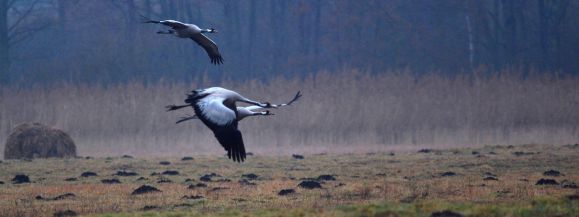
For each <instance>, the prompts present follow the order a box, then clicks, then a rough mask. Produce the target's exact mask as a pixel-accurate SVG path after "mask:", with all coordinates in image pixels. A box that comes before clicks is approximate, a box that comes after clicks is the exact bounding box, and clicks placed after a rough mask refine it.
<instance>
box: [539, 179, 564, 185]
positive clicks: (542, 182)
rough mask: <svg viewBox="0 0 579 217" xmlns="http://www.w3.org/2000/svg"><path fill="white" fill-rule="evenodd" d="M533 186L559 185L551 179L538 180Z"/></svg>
mask: <svg viewBox="0 0 579 217" xmlns="http://www.w3.org/2000/svg"><path fill="white" fill-rule="evenodd" d="M535 185H559V183H558V182H557V181H555V180H553V179H539V181H537V183H536V184H535Z"/></svg>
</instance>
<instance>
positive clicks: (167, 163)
mask: <svg viewBox="0 0 579 217" xmlns="http://www.w3.org/2000/svg"><path fill="white" fill-rule="evenodd" d="M159 164H160V165H165V166H166V165H171V162H169V161H161V162H159Z"/></svg>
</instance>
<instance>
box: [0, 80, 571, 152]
mask: <svg viewBox="0 0 579 217" xmlns="http://www.w3.org/2000/svg"><path fill="white" fill-rule="evenodd" d="M208 86H222V87H225V88H229V89H232V90H235V91H238V92H239V93H242V94H243V95H245V96H246V97H248V98H252V99H257V100H260V101H270V102H273V103H281V102H285V101H287V100H289V99H291V97H292V96H293V95H294V94H295V92H297V91H298V90H301V91H302V93H303V97H302V99H301V100H300V101H298V102H297V103H295V104H294V105H292V106H288V107H284V108H282V109H279V110H272V112H273V113H275V114H276V115H275V116H268V117H254V118H247V119H245V120H243V122H241V124H240V128H241V131H242V132H243V135H244V139H245V143H246V146H247V149H248V151H251V152H257V153H269V154H281V153H284V154H285V153H288V152H332V151H360V152H362V151H363V152H365V151H369V150H376V149H381V148H383V147H386V146H388V145H417V146H448V145H454V146H459V145H478V144H526V143H550V144H564V143H571V142H576V141H578V139H579V138H578V137H577V135H579V128H578V126H579V109H578V108H579V78H577V77H561V76H557V75H544V74H531V75H526V76H522V75H521V74H519V73H513V72H502V73H497V74H494V75H490V76H489V75H486V74H485V75H483V74H482V73H480V74H477V73H474V74H471V75H464V76H456V77H452V78H450V77H445V76H443V75H438V74H428V75H423V76H420V77H415V76H413V75H412V73H410V72H405V71H401V72H386V73H382V74H368V73H361V72H355V71H354V72H342V73H327V72H326V73H325V72H321V73H317V74H315V75H311V76H310V77H307V78H304V79H298V78H283V77H278V78H274V79H271V80H269V81H257V80H250V81H245V82H234V81H224V82H221V83H213V82H210V81H203V82H199V84H196V85H193V84H185V83H166V82H159V83H156V84H149V85H145V84H142V83H139V82H130V83H127V84H120V85H117V86H107V87H104V86H98V85H93V86H87V85H60V86H58V87H54V88H29V89H16V88H9V87H4V88H3V89H0V102H1V103H0V140H1V141H5V139H6V137H7V135H8V134H9V133H10V130H11V129H13V127H14V126H16V125H17V124H20V123H23V122H40V123H45V124H48V125H52V126H55V127H58V128H60V129H63V130H65V131H66V132H69V133H70V135H71V136H72V138H73V139H74V140H75V141H76V142H77V147H78V151H79V154H81V155H115V154H116V155H119V154H121V153H131V154H135V155H173V154H179V155H182V153H188V154H222V153H223V150H221V147H220V146H219V145H218V144H217V141H216V140H215V139H214V137H213V134H212V133H211V131H210V130H208V129H207V128H206V127H205V126H203V124H202V123H201V122H200V121H188V122H185V123H182V124H179V125H176V124H175V121H176V120H177V118H179V117H181V116H184V115H187V114H190V113H192V110H190V109H183V112H172V113H167V112H165V108H164V106H166V105H169V104H181V103H182V102H183V99H184V98H185V95H184V94H185V93H187V92H188V91H190V90H192V89H194V88H204V87H208ZM2 145H3V144H2ZM0 148H3V147H0Z"/></svg>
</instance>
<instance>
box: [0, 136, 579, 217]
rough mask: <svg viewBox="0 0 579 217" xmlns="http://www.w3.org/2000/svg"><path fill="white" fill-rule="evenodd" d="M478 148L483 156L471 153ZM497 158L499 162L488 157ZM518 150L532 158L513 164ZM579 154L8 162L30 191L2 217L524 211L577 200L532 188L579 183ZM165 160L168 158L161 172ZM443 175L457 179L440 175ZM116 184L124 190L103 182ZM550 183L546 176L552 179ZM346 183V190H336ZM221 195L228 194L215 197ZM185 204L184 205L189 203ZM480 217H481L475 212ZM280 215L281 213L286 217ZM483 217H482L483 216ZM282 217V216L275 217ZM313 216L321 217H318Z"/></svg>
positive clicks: (13, 192) (11, 195) (543, 148)
mask: <svg viewBox="0 0 579 217" xmlns="http://www.w3.org/2000/svg"><path fill="white" fill-rule="evenodd" d="M473 150H476V151H479V152H480V153H482V155H481V157H478V156H476V155H472V154H471V152H472V151H473ZM491 151H492V152H495V153H496V155H492V154H488V153H490V152H491ZM515 151H524V152H533V153H535V154H532V155H526V156H520V157H516V156H514V155H513V154H512V153H513V152H515ZM577 159H579V148H578V147H574V146H551V145H526V146H516V147H514V148H507V147H504V146H503V147H500V146H486V147H482V148H477V149H454V150H440V151H436V152H434V153H426V154H424V153H416V152H406V153H396V155H395V156H390V155H389V154H386V153H375V154H374V153H369V154H348V155H308V156H306V159H305V160H294V159H291V158H290V157H287V156H282V157H270V156H250V158H249V159H248V161H247V162H246V163H244V164H237V163H233V162H230V161H229V160H227V159H225V158H224V157H203V156H196V158H195V160H194V161H180V160H179V159H177V158H136V159H121V158H112V159H104V158H96V159H69V160H59V159H48V160H34V161H32V162H26V161H8V162H4V163H1V164H0V180H4V181H6V182H7V181H8V180H9V179H10V178H11V177H12V176H13V175H14V174H17V173H25V174H28V175H29V176H30V178H31V181H33V183H32V184H20V185H14V184H10V183H6V184H5V185H0V216H16V215H18V214H20V215H22V216H50V215H51V214H52V213H54V212H56V211H59V210H66V209H71V210H74V211H76V212H78V213H81V214H98V213H117V212H135V211H141V210H142V208H143V207H145V206H147V205H149V206H151V205H154V206H158V207H159V209H156V211H162V212H168V211H169V212H171V211H179V210H184V211H185V212H191V211H194V212H198V213H206V214H209V213H216V212H224V211H227V210H237V211H239V212H242V213H247V212H248V211H249V212H255V211H256V210H267V209H281V210H285V209H297V208H300V209H302V208H303V209H315V210H323V209H326V210H328V209H329V210H331V209H332V208H333V207H336V206H342V205H352V204H355V205H363V204H374V203H377V202H389V203H393V204H398V205H397V206H400V208H401V209H402V207H404V204H405V203H400V201H406V202H407V203H411V204H417V203H418V204H422V203H423V202H426V203H440V202H445V203H451V204H452V203H476V204H492V205H500V204H505V205H508V204H522V205H521V206H523V207H525V206H528V205H526V204H531V202H532V201H535V200H538V199H541V198H545V197H549V198H564V197H565V196H566V195H570V194H573V193H576V192H577V191H576V190H574V189H566V188H562V187H561V186H536V185H535V182H536V181H537V180H538V179H539V178H544V176H543V174H542V173H543V172H544V171H546V170H549V169H556V170H559V171H560V172H561V173H563V174H564V176H561V177H552V178H554V179H556V180H557V181H559V182H561V181H562V180H564V179H566V180H570V181H574V182H576V183H577V182H578V181H579V163H578V162H577ZM160 160H170V161H171V162H172V164H171V165H168V166H162V165H159V164H158V162H159V161H160ZM120 169H129V170H134V171H136V172H137V173H139V176H144V177H147V178H148V179H149V180H147V181H136V179H137V178H138V177H139V176H136V177H117V176H114V175H112V174H114V173H115V172H116V171H117V170H120ZM167 169H171V170H178V171H179V172H180V175H177V176H165V178H169V179H171V180H172V181H173V182H174V183H168V184H157V183H156V181H157V180H158V176H150V175H149V174H150V173H152V172H162V171H164V170H167ZM84 171H94V172H97V173H98V174H99V176H98V177H89V178H80V177H79V176H80V174H81V173H82V172H84ZM446 171H452V172H455V173H457V175H456V176H452V177H441V176H440V174H441V173H443V172H446ZM211 172H215V173H218V174H220V175H222V176H223V177H220V178H214V180H216V179H221V178H227V179H231V182H208V183H207V184H208V188H199V189H194V190H189V189H187V186H188V184H189V183H185V182H184V181H185V179H187V178H191V179H194V180H196V181H194V182H193V183H197V182H199V181H198V180H199V177H200V176H202V175H203V174H207V173H211ZM485 172H491V173H494V174H496V175H497V177H498V179H499V180H498V181H483V180H482V179H483V177H484V175H483V174H484V173H485ZM246 173H256V174H257V175H259V179H258V180H256V181H252V182H255V183H257V185H256V186H244V185H240V184H239V183H238V182H237V181H238V180H240V179H241V174H246ZM322 174H333V175H335V176H336V178H337V180H336V181H326V182H325V183H323V184H322V185H323V189H317V190H306V189H301V188H297V185H298V183H299V182H300V179H301V178H308V177H317V176H319V175H322ZM68 177H79V181H76V182H64V181H63V180H64V179H65V178H68ZM113 177H116V178H119V179H120V180H121V181H122V182H123V183H122V184H115V185H105V184H100V180H101V179H105V178H113ZM547 178H549V177H547ZM340 183H342V184H344V185H343V186H340V185H339V184H340ZM142 184H150V185H153V186H156V187H158V188H159V189H160V190H162V191H163V192H162V193H153V194H146V195H140V196H131V192H132V190H134V189H136V188H137V187H138V186H140V185H142ZM216 187H224V188H229V189H225V190H218V191H212V190H211V189H213V188H216ZM285 188H295V189H296V190H297V194H295V195H291V196H283V197H281V196H278V195H277V192H279V191H280V190H281V189H285ZM67 192H70V193H74V194H75V195H76V197H75V198H72V199H65V200H60V201H42V200H35V199H34V197H35V196H37V195H43V196H45V197H54V196H57V195H60V194H63V193H67ZM185 195H201V196H203V197H205V198H204V199H201V200H186V199H182V197H183V196H185ZM183 204H185V205H183ZM472 212H475V211H472ZM283 213H284V212H281V213H280V214H282V215H286V214H287V213H286V214H283ZM483 213H484V212H483ZM275 216H277V215H275ZM314 216H315V215H314Z"/></svg>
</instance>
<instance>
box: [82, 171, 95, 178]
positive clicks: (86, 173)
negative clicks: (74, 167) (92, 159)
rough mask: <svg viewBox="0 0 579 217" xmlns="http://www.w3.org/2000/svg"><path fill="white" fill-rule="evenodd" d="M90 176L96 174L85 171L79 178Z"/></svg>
mask: <svg viewBox="0 0 579 217" xmlns="http://www.w3.org/2000/svg"><path fill="white" fill-rule="evenodd" d="M91 176H97V174H96V173H95V172H91V171H86V172H84V173H82V174H80V177H91Z"/></svg>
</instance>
